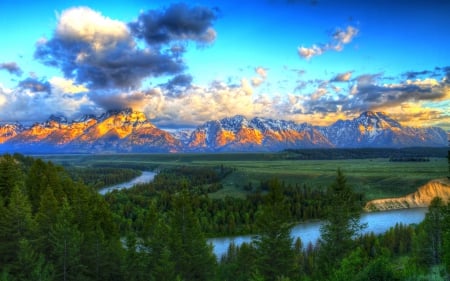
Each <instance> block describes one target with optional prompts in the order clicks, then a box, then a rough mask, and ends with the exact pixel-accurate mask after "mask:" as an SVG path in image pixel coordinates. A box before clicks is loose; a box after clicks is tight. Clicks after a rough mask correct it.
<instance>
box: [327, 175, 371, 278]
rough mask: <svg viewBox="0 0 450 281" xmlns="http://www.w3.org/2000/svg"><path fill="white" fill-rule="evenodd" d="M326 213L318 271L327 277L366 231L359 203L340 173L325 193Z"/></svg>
mask: <svg viewBox="0 0 450 281" xmlns="http://www.w3.org/2000/svg"><path fill="white" fill-rule="evenodd" d="M327 205H328V206H327V212H326V218H325V221H324V223H323V225H322V226H321V228H320V240H319V247H320V250H319V268H320V269H321V273H323V274H328V273H330V272H331V271H332V270H333V269H334V268H336V266H338V265H339V263H340V261H341V260H342V259H343V258H344V257H345V256H346V255H347V254H348V253H349V252H351V251H352V250H353V248H354V246H355V243H354V242H353V239H354V238H356V236H357V235H358V234H359V233H360V232H361V230H362V229H363V228H364V227H365V226H364V225H362V224H361V223H360V220H359V219H360V211H361V207H360V202H359V201H358V200H357V196H356V195H355V193H354V192H353V191H352V189H351V188H350V187H348V186H347V180H346V178H345V176H344V174H343V173H342V171H341V170H340V169H338V171H337V176H336V181H335V182H334V183H333V184H332V185H331V186H330V188H328V191H327Z"/></svg>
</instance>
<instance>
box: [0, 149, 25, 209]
mask: <svg viewBox="0 0 450 281" xmlns="http://www.w3.org/2000/svg"><path fill="white" fill-rule="evenodd" d="M23 185H24V183H23V173H22V171H21V169H20V164H19V163H18V162H17V161H16V159H14V157H12V156H11V155H9V154H5V155H3V156H1V157H0V196H2V197H3V200H4V202H3V203H4V204H5V205H8V204H9V198H10V196H11V192H12V190H13V188H14V187H17V188H19V190H22V188H23Z"/></svg>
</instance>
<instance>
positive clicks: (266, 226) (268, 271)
mask: <svg viewBox="0 0 450 281" xmlns="http://www.w3.org/2000/svg"><path fill="white" fill-rule="evenodd" d="M268 187H269V194H268V195H267V197H266V202H265V204H264V206H263V207H262V210H260V211H259V213H258V215H257V224H258V227H259V236H257V238H256V239H255V240H254V242H255V245H256V249H257V252H258V272H259V273H260V274H261V275H262V276H263V277H264V280H267V281H272V280H273V281H274V280H276V279H277V278H279V277H282V276H287V277H290V276H292V275H293V273H294V272H295V270H296V256H295V251H294V247H293V238H292V237H291V235H290V229H291V224H289V223H288V220H289V210H288V209H287V208H286V204H285V202H284V200H283V197H284V196H283V191H282V187H281V185H280V183H279V182H278V180H276V179H275V180H272V181H270V182H269V185H268Z"/></svg>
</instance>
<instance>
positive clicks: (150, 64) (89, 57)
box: [35, 37, 185, 89]
mask: <svg viewBox="0 0 450 281" xmlns="http://www.w3.org/2000/svg"><path fill="white" fill-rule="evenodd" d="M79 54H85V57H84V58H82V59H80V57H79ZM35 58H37V59H38V60H40V61H42V62H43V63H44V64H46V65H50V66H54V67H58V68H60V69H61V70H62V71H63V73H64V76H65V77H66V78H74V79H75V81H76V82H77V83H79V84H86V85H87V86H88V87H89V88H93V89H99V88H137V87H139V86H140V83H141V81H142V80H143V79H144V78H146V77H157V76H161V75H173V74H176V73H179V72H180V71H182V70H183V69H184V68H185V65H184V64H183V63H182V62H181V61H180V60H178V59H177V58H175V57H174V56H173V55H171V54H163V53H160V52H146V51H143V50H139V49H136V48H130V46H127V45H125V44H122V45H120V44H119V45H117V46H116V47H115V48H114V49H110V50H105V51H103V52H101V53H98V52H96V51H95V50H93V48H92V46H91V45H90V44H87V43H86V42H82V41H80V42H73V40H67V39H66V38H59V37H55V38H53V39H51V40H50V41H48V42H46V43H45V44H42V45H39V46H38V47H37V49H36V52H35Z"/></svg>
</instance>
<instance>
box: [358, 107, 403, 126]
mask: <svg viewBox="0 0 450 281" xmlns="http://www.w3.org/2000/svg"><path fill="white" fill-rule="evenodd" d="M354 121H355V122H357V123H359V124H361V125H363V126H365V127H366V128H381V129H387V128H390V127H393V128H401V127H402V125H400V123H398V122H397V121H395V120H393V119H392V118H390V117H389V116H387V115H386V114H384V113H383V112H372V111H366V112H363V113H362V114H361V115H360V116H359V117H358V118H356V119H355V120H354Z"/></svg>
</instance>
